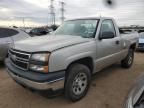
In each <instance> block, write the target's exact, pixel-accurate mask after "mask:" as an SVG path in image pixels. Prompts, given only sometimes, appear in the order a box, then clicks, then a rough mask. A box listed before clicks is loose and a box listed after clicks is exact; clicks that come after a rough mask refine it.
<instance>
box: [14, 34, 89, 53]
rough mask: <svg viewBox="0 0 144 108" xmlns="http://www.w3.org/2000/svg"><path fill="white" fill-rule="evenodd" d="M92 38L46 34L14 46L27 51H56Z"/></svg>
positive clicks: (19, 42)
mask: <svg viewBox="0 0 144 108" xmlns="http://www.w3.org/2000/svg"><path fill="white" fill-rule="evenodd" d="M90 40H91V39H88V38H82V37H80V36H69V35H68V36H59V35H58V36H55V35H46V36H40V37H31V38H27V39H26V40H22V41H18V42H16V43H15V45H14V46H13V47H14V49H16V50H21V51H26V52H39V51H49V52H51V51H54V50H57V49H60V48H63V47H67V46H71V45H76V44H80V43H85V42H88V41H90Z"/></svg>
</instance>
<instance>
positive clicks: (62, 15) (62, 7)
mask: <svg viewBox="0 0 144 108" xmlns="http://www.w3.org/2000/svg"><path fill="white" fill-rule="evenodd" d="M60 4H61V9H60V10H61V22H62V23H63V21H64V19H65V17H64V12H65V9H64V5H65V2H63V1H61V2H60Z"/></svg>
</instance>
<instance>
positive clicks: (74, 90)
mask: <svg viewBox="0 0 144 108" xmlns="http://www.w3.org/2000/svg"><path fill="white" fill-rule="evenodd" d="M137 42H138V33H137V32H134V33H121V32H119V28H118V27H117V25H116V23H115V21H114V20H113V19H112V18H104V17H100V18H82V19H74V20H69V21H66V22H64V23H63V24H62V25H61V26H60V27H59V28H58V29H57V30H56V31H55V32H54V33H53V34H52V35H50V36H42V37H34V38H30V39H26V40H24V41H19V42H17V43H16V44H15V46H13V47H11V48H10V50H9V58H8V59H6V61H5V64H6V67H7V70H8V73H9V75H10V76H11V77H12V78H13V79H14V80H15V81H16V82H17V83H18V84H20V85H23V86H25V87H28V88H31V89H33V90H49V89H51V90H57V89H60V88H64V89H65V90H64V91H65V96H66V97H67V98H68V99H70V100H72V101H78V100H80V99H81V98H82V97H84V96H85V95H86V93H87V91H88V89H89V86H90V82H91V77H92V75H93V74H95V73H96V72H99V71H100V70H102V69H103V68H105V67H107V66H110V65H112V64H114V63H116V62H121V65H122V67H124V68H130V67H131V66H132V64H133V59H134V50H135V48H136V45H137Z"/></svg>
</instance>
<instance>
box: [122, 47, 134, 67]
mask: <svg viewBox="0 0 144 108" xmlns="http://www.w3.org/2000/svg"><path fill="white" fill-rule="evenodd" d="M133 60H134V50H133V49H129V51H128V55H127V56H126V58H125V59H124V60H122V61H121V66H122V67H124V68H130V67H131V66H132V64H133Z"/></svg>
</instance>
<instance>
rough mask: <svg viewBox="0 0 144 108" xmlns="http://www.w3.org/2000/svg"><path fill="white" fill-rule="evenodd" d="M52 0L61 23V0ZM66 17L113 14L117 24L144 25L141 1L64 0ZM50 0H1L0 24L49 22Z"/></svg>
mask: <svg viewBox="0 0 144 108" xmlns="http://www.w3.org/2000/svg"><path fill="white" fill-rule="evenodd" d="M60 1H61V0H55V2H54V6H55V12H56V22H57V23H60V17H61V16H60V3H59V2H60ZM63 1H64V2H65V3H66V5H65V10H66V12H65V17H66V19H71V18H77V17H92V16H106V17H114V18H115V19H116V21H117V23H118V24H119V25H125V26H126V25H144V0H113V1H114V4H115V5H114V6H112V7H109V6H107V5H105V2H104V1H106V0H63ZM49 5H50V0H0V25H2V26H3V25H5V26H11V25H16V26H23V18H24V19H25V25H26V26H39V25H46V24H50V22H49V17H48V16H49V14H48V13H49V12H50V11H49V7H48V6H49Z"/></svg>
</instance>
